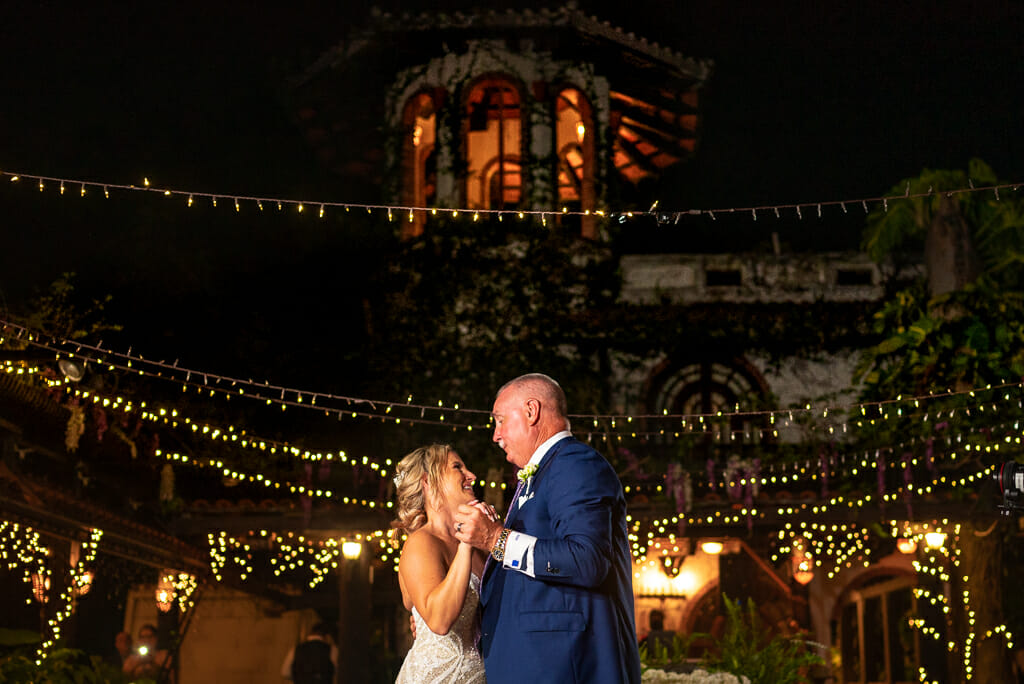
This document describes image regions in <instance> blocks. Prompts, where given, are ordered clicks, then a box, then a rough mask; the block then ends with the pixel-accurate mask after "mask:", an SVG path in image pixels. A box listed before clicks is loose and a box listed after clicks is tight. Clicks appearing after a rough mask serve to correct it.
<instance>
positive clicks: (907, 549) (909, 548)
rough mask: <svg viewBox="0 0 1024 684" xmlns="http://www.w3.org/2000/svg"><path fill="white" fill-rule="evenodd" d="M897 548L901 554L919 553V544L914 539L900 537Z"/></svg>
mask: <svg viewBox="0 0 1024 684" xmlns="http://www.w3.org/2000/svg"><path fill="white" fill-rule="evenodd" d="M896 548H897V550H899V552H900V553H903V554H906V555H908V556H909V555H910V554H912V553H914V552H915V551H917V542H916V541H914V538H913V537H900V538H899V539H897V540H896Z"/></svg>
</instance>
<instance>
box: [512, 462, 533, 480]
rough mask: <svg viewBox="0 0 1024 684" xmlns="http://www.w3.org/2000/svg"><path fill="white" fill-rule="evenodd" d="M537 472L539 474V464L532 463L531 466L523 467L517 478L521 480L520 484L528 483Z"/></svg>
mask: <svg viewBox="0 0 1024 684" xmlns="http://www.w3.org/2000/svg"><path fill="white" fill-rule="evenodd" d="M535 472H537V464H536V463H530V464H529V465H526V466H523V468H522V470H520V471H519V472H518V473H517V474H516V477H518V478H519V481H520V482H526V481H527V480H529V479H530V478H531V477H533V474H534V473H535Z"/></svg>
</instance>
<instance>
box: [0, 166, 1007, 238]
mask: <svg viewBox="0 0 1024 684" xmlns="http://www.w3.org/2000/svg"><path fill="white" fill-rule="evenodd" d="M0 175H3V176H8V177H9V178H10V180H11V181H12V182H17V181H18V180H20V179H21V178H22V177H23V176H24V177H25V178H30V179H33V178H34V179H36V180H37V181H39V183H40V184H41V186H42V183H43V182H44V181H50V182H55V183H59V184H60V192H61V194H63V193H64V183H74V184H78V185H80V186H81V193H82V195H85V191H86V188H87V187H97V188H103V189H104V192H105V194H106V195H107V196H109V194H108V189H109V188H115V189H118V190H125V191H136V192H158V193H160V194H161V195H165V196H169V197H170V196H175V195H188V196H189V198H190V201H189V206H191V204H192V203H191V197H192V196H198V197H208V198H210V200H211V201H212V204H213V206H215V207H216V206H217V198H218V197H232V198H233V199H234V203H235V208H236V211H237V210H238V206H239V203H240V202H243V201H244V202H252V203H254V204H257V205H259V204H262V203H263V202H276V203H277V206H278V209H281V208H282V206H294V207H296V208H297V210H298V212H299V213H301V212H302V211H303V209H304V207H305V205H306V204H310V203H315V204H319V205H320V206H321V210H322V209H323V207H336V208H341V209H344V210H345V211H349V210H350V209H366V210H367V211H368V212H373V211H385V212H387V215H388V220H389V221H390V220H392V218H393V214H394V213H396V212H397V213H421V214H424V215H426V214H427V213H430V214H431V215H434V214H436V212H437V208H436V207H423V206H409V205H394V204H363V203H353V202H328V201H323V200H298V199H287V198H271V197H256V196H249V195H225V194H224V193H212V192H199V191H195V190H175V189H172V188H159V187H151V186H150V183H149V179H148V178H147V179H145V182H144V183H143V186H142V187H138V186H135V185H126V184H117V183H109V182H104V181H91V180H80V179H69V178H55V177H50V176H42V175H39V174H24V173H15V172H10V171H0ZM969 185H970V187H967V188H957V189H954V190H947V191H943V192H944V193H945V194H946V195H947V196H952V195H960V194H969V193H976V192H992V193H993V194H994V195H995V198H996V200H997V201H998V200H999V191H1000V190H1019V189H1020V188H1021V187H1024V183H1003V184H998V185H988V186H983V187H981V186H979V187H975V186H974V184H973V182H971V183H970V184H969ZM40 189H42V187H41V188H40ZM932 194H933V193H932V192H931V189H929V191H928V192H919V193H910V192H909V188H908V189H907V192H905V193H904V194H903V195H898V196H895V197H893V196H877V197H866V198H858V199H844V200H833V201H817V202H805V203H800V204H766V205H759V206H748V207H722V208H717V209H686V210H682V211H657V202H656V203H654V204H653V205H652V206H651V208H650V209H649V210H648V211H646V212H642V211H633V210H629V211H614V212H612V211H607V210H602V211H591V210H589V209H583V210H574V211H571V210H569V209H568V207H561V209H560V210H553V209H533V210H521V211H519V212H518V214H519V217H520V218H523V217H524V216H526V215H529V216H539V217H540V219H541V224H542V225H544V226H546V225H547V218H546V217H547V215H548V214H561V215H566V216H589V215H591V214H594V215H598V216H602V217H605V216H607V217H610V218H615V219H617V220H620V221H624V220H628V219H632V218H634V217H636V216H646V217H652V218H655V219H656V220H657V221H658V222H659V223H673V224H677V223H679V221H680V219H682V218H686V217H700V216H707V217H709V218H710V219H711V220H716V216H715V215H716V214H722V213H729V214H737V213H738V214H746V215H750V216H751V217H752V219H753V220H754V221H756V220H757V212H758V211H772V212H774V213H775V216H776V218H779V217H780V211H782V210H793V211H795V212H796V215H797V218H799V219H803V210H804V209H815V210H816V212H817V216H818V218H819V219H820V218H821V217H822V208H823V207H839V208H840V210H841V211H842V212H843V213H846V204H848V203H852V202H859V203H860V204H861V206H862V207H863V208H864V211H865V212H867V211H868V204H869V203H870V204H879V203H880V204H881V205H882V208H883V209H884V210H885V211H888V209H889V201H890V200H891V199H905V200H906V199H919V198H924V197H930V196H931V195H932ZM446 211H450V213H451V216H452V218H458V214H459V212H460V211H461V212H463V213H470V212H472V216H473V220H474V221H475V220H477V219H478V218H479V217H480V215H485V216H496V217H499V218H500V217H501V215H502V213H504V211H506V210H502V209H468V208H456V209H447V208H446Z"/></svg>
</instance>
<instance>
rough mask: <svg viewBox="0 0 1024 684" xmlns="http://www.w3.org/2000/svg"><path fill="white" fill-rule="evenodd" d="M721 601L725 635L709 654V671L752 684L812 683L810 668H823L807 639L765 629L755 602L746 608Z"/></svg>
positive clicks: (726, 599)
mask: <svg viewBox="0 0 1024 684" xmlns="http://www.w3.org/2000/svg"><path fill="white" fill-rule="evenodd" d="M722 601H723V602H724V603H725V609H726V616H725V617H726V622H725V631H724V633H723V634H722V637H721V639H719V640H718V642H717V647H716V649H715V650H714V651H712V652H709V653H708V654H706V656H705V660H704V665H705V666H706V667H708V668H710V669H713V670H722V671H725V672H731V673H732V674H735V675H737V676H740V677H746V678H748V679H749V680H750V684H797V683H798V682H809V681H810V677H809V674H808V671H809V670H810V668H811V667H812V666H814V665H822V664H824V661H823V660H822V659H821V658H820V657H819V656H818V655H816V654H815V653H814V652H813V650H812V648H811V647H812V644H811V643H810V642H808V641H807V640H806V639H804V638H802V637H800V636H787V635H783V634H778V633H774V632H772V630H770V629H768V628H767V627H766V626H764V625H763V624H762V622H761V618H760V617H759V615H758V612H757V606H756V605H755V603H754V602H753V601H750V600H748V601H747V602H746V608H744V607H743V606H742V605H741V604H740V602H739V601H732V600H730V599H729V597H728V596H722Z"/></svg>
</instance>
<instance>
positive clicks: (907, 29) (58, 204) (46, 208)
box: [0, 0, 1024, 372]
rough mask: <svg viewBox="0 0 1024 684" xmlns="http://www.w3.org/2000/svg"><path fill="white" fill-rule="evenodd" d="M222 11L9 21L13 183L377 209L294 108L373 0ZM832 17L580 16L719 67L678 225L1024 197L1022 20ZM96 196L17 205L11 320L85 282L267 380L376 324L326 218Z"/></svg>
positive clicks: (696, 243)
mask: <svg viewBox="0 0 1024 684" xmlns="http://www.w3.org/2000/svg"><path fill="white" fill-rule="evenodd" d="M208 4H209V5H216V7H202V6H201V5H200V4H199V3H173V4H172V3H166V4H159V5H156V8H154V6H153V5H148V4H147V7H146V8H145V9H142V8H141V5H142V3H131V4H129V3H107V2H98V3H74V4H72V3H6V4H5V7H4V9H3V10H2V11H0V46H2V47H3V54H2V56H0V91H2V92H3V99H2V102H3V105H2V106H0V169H3V170H5V171H18V172H21V173H24V174H27V175H32V174H39V175H48V176H54V177H59V178H81V179H85V180H93V181H100V182H103V181H106V182H110V183H135V184H140V183H141V182H142V180H143V178H149V179H150V180H151V182H153V183H155V184H158V185H162V186H169V187H174V188H180V189H192V190H196V191H210V192H217V193H224V194H225V195H231V194H245V195H269V196H279V197H295V198H309V197H312V198H316V199H322V200H326V201H331V200H336V199H341V198H344V199H345V200H347V201H358V199H357V198H350V197H347V196H345V195H344V189H343V188H339V187H338V181H337V180H336V179H335V178H332V177H331V176H330V175H329V174H327V172H326V171H325V170H324V169H323V168H322V167H321V166H320V165H319V164H318V162H317V161H316V159H315V157H314V155H313V153H312V151H311V150H310V149H309V148H308V147H307V146H306V145H305V143H304V142H303V140H302V137H301V135H300V132H299V130H298V129H297V128H296V127H295V126H294V124H293V122H292V119H291V115H290V113H289V112H288V111H287V110H286V108H285V107H284V105H283V101H282V98H281V97H280V96H279V95H280V88H281V86H282V83H283V82H284V78H285V77H287V76H288V75H291V74H294V73H296V72H297V70H299V69H300V68H301V67H303V66H305V65H308V64H309V63H311V62H312V61H313V60H314V59H315V58H316V56H318V55H319V54H321V53H322V51H323V50H325V49H326V48H328V47H330V46H331V45H332V44H333V43H335V42H336V41H337V40H338V39H340V38H342V37H343V36H344V35H345V34H346V32H347V31H348V29H349V28H350V27H352V26H357V25H359V24H360V22H361V21H362V18H363V16H364V15H365V12H367V11H368V7H369V6H370V4H371V3H370V2H368V1H367V0H359V1H358V2H331V3H301V2H300V3H208ZM378 4H380V5H381V6H382V7H384V8H386V9H396V10H399V11H400V10H405V9H413V8H416V7H426V6H430V7H440V6H443V7H446V8H449V9H450V8H457V7H461V6H468V5H467V3H453V2H447V3H440V4H436V3H435V4H430V5H427V4H425V3H409V2H406V3H399V2H394V1H392V2H383V3H378ZM530 4H531V5H533V6H538V5H540V4H541V3H530ZM834 4H835V3H821V2H811V1H806V2H804V1H801V2H790V3H770V2H740V3H723V2H712V1H710V0H704V1H699V2H681V1H680V0H672V1H664V2H656V1H654V0H642V1H634V2H629V3H618V4H615V5H612V4H610V3H588V2H582V1H581V2H580V6H581V7H583V8H584V9H585V10H587V11H588V12H589V13H592V14H594V15H596V16H597V17H598V18H600V19H607V20H609V21H610V22H611V23H613V24H614V25H617V26H620V27H622V28H623V29H624V30H626V31H633V32H636V33H637V34H639V35H644V36H647V37H649V38H650V39H652V40H654V41H657V42H659V43H662V44H664V45H668V46H671V47H673V48H675V49H677V50H679V51H681V52H683V53H684V54H687V55H690V56H694V57H698V58H704V59H712V60H714V62H715V71H714V73H713V76H712V78H711V81H710V82H709V84H708V87H707V91H706V93H705V99H704V110H703V122H702V125H703V129H702V131H701V135H702V137H701V141H700V147H699V148H698V154H697V158H696V159H695V160H693V161H692V162H690V163H688V164H686V165H685V166H682V167H679V168H678V169H677V170H676V171H675V172H674V173H673V174H672V175H671V176H670V177H668V178H666V180H665V183H664V184H663V185H662V186H661V187H659V188H658V193H659V201H660V203H661V206H662V207H666V208H678V209H685V208H728V207H745V206H751V205H765V204H786V203H794V202H812V203H813V202H815V201H829V200H841V199H857V198H861V197H875V196H879V195H881V194H883V193H885V192H887V191H888V190H889V189H890V188H892V187H893V186H894V185H896V184H897V183H898V182H899V181H900V179H902V178H905V177H909V176H913V175H917V174H918V173H920V172H921V171H922V169H924V168H926V167H927V168H966V165H967V162H968V160H969V159H970V158H972V157H980V158H982V159H984V160H985V161H987V162H988V163H989V164H990V165H991V166H992V167H993V168H994V169H995V171H996V172H997V174H998V175H999V176H1000V178H1001V179H1003V180H1004V181H1008V182H1017V181H1022V180H1024V142H1022V133H1024V125H1022V121H1024V88H1021V86H1020V84H1021V83H1022V82H1024V79H1022V76H1024V40H1022V39H1021V36H1022V35H1024V4H1022V3H1020V2H1013V3H1010V2H992V3H969V2H937V3H928V4H924V3H893V2H880V1H874V0H871V1H868V2H855V3H840V4H843V5H846V6H847V7H846V8H845V9H844V8H836V7H833V5H834ZM5 182H6V181H5ZM69 194H70V195H74V193H73V192H71V193H69ZM367 199H369V198H367ZM75 201H77V202H78V203H77V204H74V203H73V202H72V198H71V197H68V196H65V197H60V196H59V195H58V194H57V193H56V192H55V191H54V189H53V188H49V189H48V190H47V191H46V192H43V193H31V192H29V191H28V190H27V189H25V188H20V189H16V190H11V189H10V188H5V189H3V190H0V205H2V206H0V209H2V214H0V216H2V217H3V218H2V223H0V225H2V228H0V236H2V238H3V243H5V244H3V245H2V246H0V311H2V310H3V309H4V308H5V307H8V308H10V309H15V310H17V309H18V308H19V306H21V305H22V304H23V302H24V301H25V300H26V298H27V297H28V296H30V295H31V293H32V292H33V291H36V290H38V289H40V288H42V287H44V286H45V285H46V283H48V282H49V281H50V280H52V279H53V277H55V276H56V275H57V274H59V273H60V272H62V271H67V270H74V271H76V272H77V273H78V274H79V277H80V279H81V282H82V286H83V288H85V289H86V290H87V291H89V292H90V293H93V294H95V295H96V296H101V295H102V294H105V293H112V294H113V295H114V297H115V303H114V305H113V309H112V311H113V313H114V314H115V315H116V317H117V318H118V322H120V323H122V324H123V325H125V327H126V331H125V333H124V339H125V341H126V343H128V344H131V343H132V340H137V342H136V347H137V348H138V345H139V344H142V345H144V348H146V349H150V350H152V352H151V353H154V354H158V355H160V354H164V355H167V356H168V357H171V356H174V355H176V354H180V355H181V356H183V357H184V358H185V359H188V360H192V361H193V363H194V364H198V365H206V366H208V365H209V364H210V363H219V362H221V361H222V360H225V361H226V360H227V359H230V358H231V357H232V353H227V351H225V353H224V354H223V355H222V356H218V355H217V354H216V353H213V351H214V348H215V347H218V346H219V345H211V344H210V342H209V340H208V339H207V332H208V331H209V329H210V328H209V326H210V323H211V321H219V322H221V323H224V324H225V325H230V326H232V327H234V328H236V329H238V330H242V329H246V332H245V333H244V335H243V334H242V333H239V334H238V335H237V337H239V338H241V337H244V338H245V339H246V340H248V347H247V349H246V351H247V353H249V354H251V355H256V356H259V355H261V354H262V355H264V357H265V358H263V364H262V366H261V367H265V368H267V369H272V368H273V367H274V366H275V364H286V363H288V358H289V356H288V354H285V353H283V352H281V350H280V347H281V343H280V339H278V340H277V341H275V342H273V343H272V342H271V341H270V337H271V336H274V335H276V336H277V338H280V337H281V336H282V334H284V336H285V337H286V338H290V339H292V340H295V339H300V338H304V337H316V336H320V337H324V336H341V335H344V328H343V327H342V324H341V322H340V321H341V320H342V319H343V318H344V316H343V315H342V313H343V312H342V310H345V311H348V312H349V313H352V312H353V311H355V308H354V307H356V303H355V300H354V298H353V299H351V300H350V299H347V298H346V295H353V297H354V294H353V293H354V291H355V290H357V289H358V287H359V283H360V282H361V280H360V279H361V277H362V274H361V273H359V272H358V270H354V269H352V268H350V266H351V264H352V262H353V260H355V261H358V256H359V247H358V245H353V244H352V242H351V241H349V243H348V244H346V245H345V249H344V251H345V254H341V251H342V250H340V249H339V247H338V246H337V245H333V244H332V243H331V242H330V239H329V236H324V235H322V234H321V233H322V231H323V228H322V227H317V226H316V225H315V224H309V223H307V224H305V225H303V223H302V222H297V221H295V220H291V219H289V220H287V221H282V220H274V219H268V218H253V217H252V216H251V214H250V215H249V216H234V215H232V212H231V211H230V209H226V208H224V207H221V208H219V209H218V210H217V211H216V212H214V211H213V210H212V209H210V208H208V207H207V208H203V209H200V210H198V211H194V210H189V211H188V212H186V211H184V210H182V209H181V208H180V205H179V206H177V207H172V208H170V209H168V208H167V205H162V204H160V202H159V200H158V199H152V198H150V199H146V200H144V201H143V200H140V199H122V198H120V197H115V198H114V199H112V200H109V201H108V203H106V204H104V203H101V202H98V201H96V200H94V199H92V200H80V199H76V200H75ZM189 212H191V213H189ZM841 219H842V217H834V218H833V217H829V216H826V218H825V219H824V220H817V219H816V218H809V217H805V218H804V219H803V220H802V221H797V220H796V219H795V217H793V216H789V217H784V218H783V220H782V221H781V222H780V223H779V227H780V228H779V229H780V230H781V231H782V232H783V236H784V238H785V241H786V242H787V243H788V244H791V245H792V246H793V247H794V248H809V247H814V246H817V247H819V248H828V249H831V248H856V246H857V243H858V234H859V228H860V225H861V223H862V221H861V219H860V217H857V218H856V219H851V218H846V219H845V220H841ZM732 225H733V226H734V229H735V230H736V231H737V232H738V235H739V236H740V238H739V239H738V240H737V239H736V238H735V237H733V238H732V239H731V240H730V242H729V243H728V247H733V246H734V245H735V244H743V245H744V246H745V247H746V246H749V248H751V249H757V248H759V246H763V244H764V242H765V240H766V239H767V235H768V234H769V233H770V231H772V230H775V228H773V227H772V224H771V223H770V222H768V221H766V220H762V221H761V222H760V223H758V224H756V225H755V224H753V223H752V222H750V221H748V220H743V221H734V222H733V224H732ZM661 230H662V231H663V232H662V233H661V234H660V237H658V236H656V239H655V241H654V242H655V243H657V242H658V241H659V240H660V241H661V244H662V245H663V246H664V247H665V248H669V249H686V248H688V247H692V248H694V249H698V248H699V249H715V248H716V245H715V244H713V243H709V242H708V236H709V235H712V234H715V230H713V229H712V228H710V227H709V226H708V220H707V219H698V220H693V221H690V222H689V223H688V224H686V225H677V226H672V227H663V228H661ZM718 234H719V235H720V234H721V233H720V232H719V233H718ZM717 248H718V249H726V248H727V247H726V246H722V245H718V246H717ZM339 283H341V284H340V285H339ZM339 292H341V293H342V294H339ZM324 314H327V315H326V316H325V315H324ZM133 332H136V333H137V335H133ZM257 339H263V340H264V342H263V343H262V345H261V344H259V343H257V342H255V341H254V340H257ZM220 346H222V345H220ZM228 346H230V345H228ZM271 347H275V348H276V351H274V350H272V349H271ZM229 351H230V350H229ZM225 370H227V371H230V370H232V369H225ZM268 372H270V371H269V370H268Z"/></svg>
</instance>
